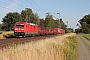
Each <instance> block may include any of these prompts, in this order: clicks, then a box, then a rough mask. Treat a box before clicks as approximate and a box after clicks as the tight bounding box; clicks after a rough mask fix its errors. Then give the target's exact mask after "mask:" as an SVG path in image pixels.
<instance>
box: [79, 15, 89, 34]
mask: <svg viewBox="0 0 90 60" xmlns="http://www.w3.org/2000/svg"><path fill="white" fill-rule="evenodd" d="M79 23H80V24H81V29H82V32H83V33H90V14H88V15H85V16H84V17H83V18H82V19H80V20H79Z"/></svg>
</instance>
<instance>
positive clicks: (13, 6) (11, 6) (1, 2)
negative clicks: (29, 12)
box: [0, 1, 22, 10]
mask: <svg viewBox="0 0 90 60" xmlns="http://www.w3.org/2000/svg"><path fill="white" fill-rule="evenodd" d="M0 2H1V3H3V4H5V6H7V5H8V4H7V3H5V2H2V1H0ZM2 7H3V6H2ZM11 7H14V6H11ZM16 8H17V9H19V10H22V9H21V8H18V7H16ZM9 9H10V8H9Z"/></svg>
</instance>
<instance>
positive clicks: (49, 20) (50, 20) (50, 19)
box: [45, 13, 54, 28]
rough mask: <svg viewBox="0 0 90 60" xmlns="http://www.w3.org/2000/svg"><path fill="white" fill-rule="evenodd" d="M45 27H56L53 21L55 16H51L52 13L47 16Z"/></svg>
mask: <svg viewBox="0 0 90 60" xmlns="http://www.w3.org/2000/svg"><path fill="white" fill-rule="evenodd" d="M45 27H50V28H53V27H54V19H53V16H52V15H50V13H47V14H46V18H45Z"/></svg>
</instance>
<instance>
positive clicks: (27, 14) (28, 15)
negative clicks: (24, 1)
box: [21, 8, 34, 22]
mask: <svg viewBox="0 0 90 60" xmlns="http://www.w3.org/2000/svg"><path fill="white" fill-rule="evenodd" d="M21 18H22V20H23V21H26V22H32V20H33V18H34V14H33V12H32V9H30V8H26V9H25V10H22V12H21Z"/></svg>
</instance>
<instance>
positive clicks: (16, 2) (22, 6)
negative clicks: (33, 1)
mask: <svg viewBox="0 0 90 60" xmlns="http://www.w3.org/2000/svg"><path fill="white" fill-rule="evenodd" d="M10 1H11V2H13V3H15V4H17V5H19V6H21V7H23V8H25V7H24V6H23V5H21V4H18V3H17V2H15V1H13V0H10Z"/></svg>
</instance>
